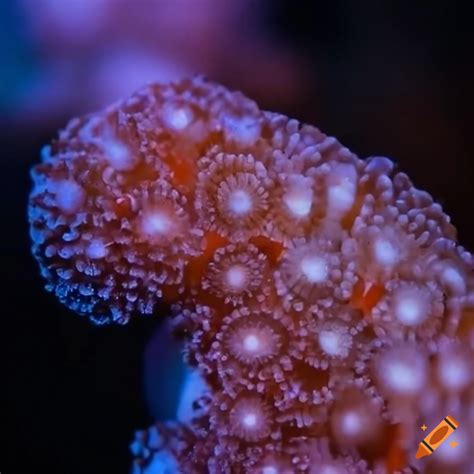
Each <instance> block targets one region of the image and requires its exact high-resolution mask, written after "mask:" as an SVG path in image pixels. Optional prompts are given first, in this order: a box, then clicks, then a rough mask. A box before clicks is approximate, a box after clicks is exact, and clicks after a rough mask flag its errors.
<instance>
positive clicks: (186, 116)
mask: <svg viewBox="0 0 474 474" xmlns="http://www.w3.org/2000/svg"><path fill="white" fill-rule="evenodd" d="M192 120H193V113H192V111H191V110H189V109H188V108H185V107H175V106H172V105H169V106H168V107H165V108H164V110H163V121H164V122H165V124H166V125H167V126H168V127H169V128H172V129H174V130H183V129H184V128H186V127H187V126H188V125H189V124H190V123H191V122H192Z"/></svg>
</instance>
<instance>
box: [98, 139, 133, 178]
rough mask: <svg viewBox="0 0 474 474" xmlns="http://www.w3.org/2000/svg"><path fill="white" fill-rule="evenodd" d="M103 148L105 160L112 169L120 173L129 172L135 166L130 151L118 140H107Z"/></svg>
mask: <svg viewBox="0 0 474 474" xmlns="http://www.w3.org/2000/svg"><path fill="white" fill-rule="evenodd" d="M103 147H104V153H105V159H106V160H107V161H108V162H109V164H110V166H111V167H112V168H114V169H116V170H119V171H121V170H127V169H130V168H131V167H132V166H133V165H134V164H135V160H134V158H133V155H132V154H131V153H130V150H129V149H128V148H127V147H126V146H125V145H124V144H123V143H121V142H119V141H118V140H112V139H111V140H105V141H104V144H103Z"/></svg>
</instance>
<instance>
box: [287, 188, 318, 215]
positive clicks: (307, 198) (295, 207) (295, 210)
mask: <svg viewBox="0 0 474 474" xmlns="http://www.w3.org/2000/svg"><path fill="white" fill-rule="evenodd" d="M283 201H284V202H285V204H286V205H287V207H288V209H289V210H290V212H291V213H292V214H293V215H294V216H295V217H305V216H307V215H308V214H309V213H310V211H311V205H312V202H313V191H312V190H311V189H296V188H295V189H291V190H290V191H288V192H287V193H286V194H285V195H284V196H283Z"/></svg>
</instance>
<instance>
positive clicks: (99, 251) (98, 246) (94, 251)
mask: <svg viewBox="0 0 474 474" xmlns="http://www.w3.org/2000/svg"><path fill="white" fill-rule="evenodd" d="M86 255H87V256H88V257H89V258H92V259H95V258H103V257H105V256H106V255H107V247H106V246H105V245H104V242H102V241H101V240H99V239H94V240H92V241H91V242H90V244H89V245H88V246H87V248H86Z"/></svg>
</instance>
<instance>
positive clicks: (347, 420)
mask: <svg viewBox="0 0 474 474" xmlns="http://www.w3.org/2000/svg"><path fill="white" fill-rule="evenodd" d="M341 428H342V431H343V432H344V433H345V434H346V435H347V436H356V435H358V434H359V433H360V431H361V429H362V428H363V425H362V420H361V419H360V416H359V415H358V414H357V413H355V412H353V411H348V412H346V413H344V415H343V416H342V418H341Z"/></svg>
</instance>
